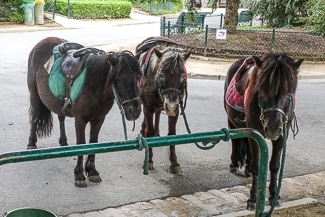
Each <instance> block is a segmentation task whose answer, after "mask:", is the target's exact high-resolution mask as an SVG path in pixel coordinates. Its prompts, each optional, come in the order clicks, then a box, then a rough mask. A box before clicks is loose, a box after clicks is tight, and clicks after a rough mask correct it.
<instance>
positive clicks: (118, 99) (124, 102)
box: [112, 83, 139, 140]
mask: <svg viewBox="0 0 325 217" xmlns="http://www.w3.org/2000/svg"><path fill="white" fill-rule="evenodd" d="M112 89H113V94H114V99H115V101H116V104H117V105H118V107H119V109H120V112H121V116H122V122H123V128H124V138H125V140H127V139H128V137H127V132H126V123H125V110H124V107H123V106H124V105H125V104H126V103H129V102H132V101H135V100H139V97H134V98H132V99H128V100H124V101H122V100H121V97H120V94H119V92H118V90H117V88H116V86H115V84H114V83H113V85H112ZM134 123H135V121H134V122H133V129H134Z"/></svg>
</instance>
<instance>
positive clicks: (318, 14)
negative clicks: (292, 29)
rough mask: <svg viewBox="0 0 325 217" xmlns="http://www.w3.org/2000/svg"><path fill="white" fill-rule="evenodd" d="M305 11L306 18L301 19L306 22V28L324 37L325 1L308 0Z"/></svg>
mask: <svg viewBox="0 0 325 217" xmlns="http://www.w3.org/2000/svg"><path fill="white" fill-rule="evenodd" d="M306 9H307V16H306V18H301V20H303V21H305V22H306V27H307V28H308V29H309V30H311V31H314V32H318V33H320V34H322V35H325V0H308V1H307V3H306Z"/></svg>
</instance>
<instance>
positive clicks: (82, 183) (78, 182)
mask: <svg viewBox="0 0 325 217" xmlns="http://www.w3.org/2000/svg"><path fill="white" fill-rule="evenodd" d="M74 185H75V186H76V187H78V188H86V187H87V182H86V181H85V180H75V181H74Z"/></svg>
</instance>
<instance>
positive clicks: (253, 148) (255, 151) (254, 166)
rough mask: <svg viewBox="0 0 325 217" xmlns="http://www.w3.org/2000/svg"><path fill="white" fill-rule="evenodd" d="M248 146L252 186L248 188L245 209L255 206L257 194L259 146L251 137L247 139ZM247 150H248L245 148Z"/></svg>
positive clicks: (252, 208) (253, 208) (251, 208)
mask: <svg viewBox="0 0 325 217" xmlns="http://www.w3.org/2000/svg"><path fill="white" fill-rule="evenodd" d="M249 148H250V152H251V158H252V160H251V162H252V163H251V172H252V177H253V178H252V187H251V190H250V196H249V198H248V200H247V207H246V208H247V209H248V210H255V208H256V194H257V181H258V169H259V158H260V156H259V146H258V144H257V143H256V142H255V140H253V139H249ZM247 152H249V150H247Z"/></svg>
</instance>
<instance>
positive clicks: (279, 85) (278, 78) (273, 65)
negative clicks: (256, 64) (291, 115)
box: [254, 53, 298, 99]
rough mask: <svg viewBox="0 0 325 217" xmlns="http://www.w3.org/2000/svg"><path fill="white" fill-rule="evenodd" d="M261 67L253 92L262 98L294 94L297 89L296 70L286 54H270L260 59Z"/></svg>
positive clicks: (292, 61)
mask: <svg viewBox="0 0 325 217" xmlns="http://www.w3.org/2000/svg"><path fill="white" fill-rule="evenodd" d="M261 60H262V61H263V64H262V66H260V68H259V69H258V72H257V74H256V76H257V77H256V85H255V89H254V92H258V91H259V93H260V96H262V97H263V98H268V99H269V98H271V97H274V96H283V95H288V94H289V93H295V91H296V88H297V75H298V72H297V68H296V66H295V64H294V63H295V62H294V60H293V59H292V58H291V57H289V56H287V55H286V54H276V53H270V54H266V55H265V56H264V57H262V59H261Z"/></svg>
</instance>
